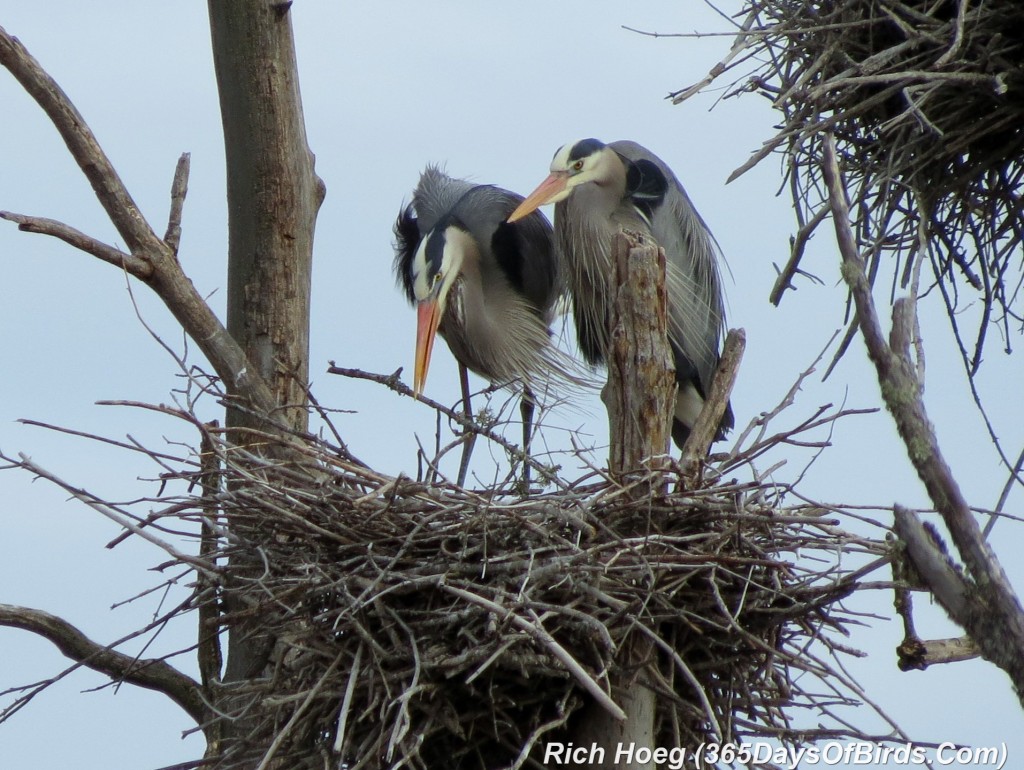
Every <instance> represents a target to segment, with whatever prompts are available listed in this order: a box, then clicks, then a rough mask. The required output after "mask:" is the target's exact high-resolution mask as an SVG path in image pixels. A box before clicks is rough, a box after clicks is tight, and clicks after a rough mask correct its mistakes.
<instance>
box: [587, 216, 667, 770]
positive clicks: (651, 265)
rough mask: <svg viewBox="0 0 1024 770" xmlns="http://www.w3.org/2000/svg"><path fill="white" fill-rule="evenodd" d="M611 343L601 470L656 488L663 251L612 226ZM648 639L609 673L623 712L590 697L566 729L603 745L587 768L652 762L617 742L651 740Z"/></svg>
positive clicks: (663, 397)
mask: <svg viewBox="0 0 1024 770" xmlns="http://www.w3.org/2000/svg"><path fill="white" fill-rule="evenodd" d="M612 256H613V260H614V263H615V281H614V287H613V289H612V305H611V307H612V315H611V319H610V326H611V349H610V350H609V353H608V384H607V386H606V387H605V389H604V392H603V394H602V398H603V399H604V402H605V405H606V406H607V407H608V421H609V434H610V447H609V457H608V470H609V472H610V473H611V474H612V476H613V477H615V478H617V479H618V480H619V481H620V482H621V483H623V484H624V485H631V488H630V491H629V494H630V495H634V496H637V497H649V496H650V495H652V494H654V495H657V494H663V493H664V489H665V483H666V482H665V481H664V479H663V477H662V476H661V475H660V474H659V473H658V469H659V468H661V467H664V464H665V462H666V460H667V457H668V455H667V452H668V442H669V436H670V435H671V422H672V420H671V414H672V409H671V405H672V402H673V399H674V397H675V377H674V372H675V367H674V365H673V363H672V351H671V349H670V348H669V344H668V297H667V293H666V289H665V252H664V251H662V249H660V248H659V247H658V245H657V244H655V243H652V242H649V241H645V240H644V239H642V238H640V237H637V236H635V235H633V234H629V235H627V234H624V233H620V234H619V235H617V236H616V238H615V243H614V246H613V249H612ZM653 652H654V651H653V648H652V644H651V641H650V639H648V638H646V637H633V638H631V639H629V640H627V642H626V644H625V645H623V648H622V649H621V650H620V651H619V654H618V661H617V663H618V667H619V668H618V671H617V672H616V673H615V674H614V675H613V677H612V682H611V691H612V693H611V694H612V698H613V700H614V701H615V702H616V703H617V704H618V705H619V706H621V707H622V709H623V711H625V713H626V719H625V720H619V719H617V718H615V716H613V715H612V714H610V713H609V712H608V711H606V710H605V709H603V708H601V707H600V706H599V705H597V704H592V705H591V706H589V707H588V708H587V709H586V710H585V712H584V715H583V718H582V720H581V722H580V726H579V728H578V730H577V732H576V734H575V735H574V736H573V738H574V743H575V744H576V745H582V746H590V745H597V746H599V747H601V748H603V749H604V752H603V761H601V762H599V763H597V764H588V765H587V767H589V768H627V769H628V770H640V769H641V768H644V769H648V768H653V767H654V764H653V762H648V763H640V762H638V761H635V760H634V761H623V760H622V758H621V757H619V756H618V754H617V751H616V750H617V748H618V747H619V746H620V745H621V746H628V745H630V744H634V745H635V746H637V747H651V746H654V745H655V734H654V731H655V725H656V702H655V697H654V691H653V690H651V689H650V688H649V687H647V686H645V684H644V669H645V666H646V665H647V664H648V663H649V661H650V659H651V656H652V655H653Z"/></svg>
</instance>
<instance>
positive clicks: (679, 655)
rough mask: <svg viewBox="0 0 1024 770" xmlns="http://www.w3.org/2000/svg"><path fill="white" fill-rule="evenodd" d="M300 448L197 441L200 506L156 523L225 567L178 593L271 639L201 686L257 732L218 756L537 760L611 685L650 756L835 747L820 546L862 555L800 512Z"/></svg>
mask: <svg viewBox="0 0 1024 770" xmlns="http://www.w3.org/2000/svg"><path fill="white" fill-rule="evenodd" d="M781 440H782V439H780V438H779V437H775V438H774V439H772V441H775V442H778V441H781ZM765 446H766V445H765V444H762V445H759V446H757V447H755V448H754V449H753V450H752V451H751V452H750V455H749V456H750V457H754V456H757V455H759V454H760V453H761V452H762V451H764V449H765ZM288 451H295V450H294V448H292V449H290V450H288ZM301 452H302V453H303V454H304V457H305V460H304V461H305V462H306V463H307V465H308V467H307V468H306V469H305V470H296V469H295V467H294V463H293V462H287V463H285V462H274V461H271V460H267V459H261V458H260V457H257V456H255V455H253V454H250V453H247V452H244V451H242V450H240V449H237V448H232V447H230V446H228V445H227V444H223V443H221V442H220V440H219V439H218V438H216V437H215V436H209V437H208V440H207V448H206V452H205V455H204V456H205V457H206V460H207V461H206V462H205V463H204V465H205V469H204V470H203V471H194V472H190V473H186V474H183V477H184V478H186V479H187V480H189V481H190V482H198V481H202V482H203V483H204V484H205V485H206V487H207V495H206V496H205V497H204V499H203V500H202V501H198V500H194V501H193V509H192V510H191V512H189V511H184V512H183V511H182V510H181V508H180V507H176V508H175V509H174V515H175V516H177V517H181V516H184V517H185V518H192V517H194V518H196V519H198V520H199V521H201V522H202V523H203V526H204V527H205V528H206V530H207V535H206V540H205V543H206V545H205V548H204V550H205V551H206V555H205V556H204V557H203V558H204V559H206V560H207V561H208V562H209V563H215V562H217V561H218V560H219V561H221V562H223V560H224V559H226V558H230V559H232V560H233V563H234V564H235V569H233V570H231V571H230V572H229V571H227V570H223V569H220V568H218V574H219V575H220V576H221V578H220V582H219V585H214V584H212V583H211V584H209V585H208V588H207V590H205V591H204V590H203V589H202V584H203V580H201V581H200V590H199V592H198V593H197V596H199V597H201V598H200V603H203V605H204V606H205V607H206V608H207V609H209V608H210V607H211V606H216V607H217V608H226V612H224V613H223V614H221V615H220V617H219V619H218V620H217V621H216V622H217V624H218V625H219V626H221V627H225V626H226V627H231V626H237V624H239V623H244V624H245V626H246V627H248V628H253V627H255V628H258V629H259V631H261V632H267V633H269V634H270V635H271V636H272V637H274V638H276V639H277V644H276V647H275V649H274V650H273V651H271V650H269V649H268V651H267V653H268V655H270V656H271V657H270V660H271V664H272V665H271V668H272V670H273V674H272V676H270V677H269V678H266V679H255V680H247V681H245V682H244V683H243V684H241V685H235V686H234V689H233V690H232V689H231V686H229V685H226V684H218V685H216V686H217V687H221V688H225V689H224V690H223V691H221V692H220V693H219V696H220V697H218V698H217V700H218V702H220V703H225V702H232V703H235V704H236V706H235V708H234V710H233V713H227V714H222V715H221V716H220V717H218V718H224V719H230V718H234V717H235V716H238V715H244V717H245V718H246V719H247V720H249V721H250V722H252V723H253V724H256V725H257V727H256V728H254V731H253V734H252V735H251V736H250V741H249V742H248V745H249V746H251V747H252V751H253V753H247V751H245V750H244V749H242V748H240V749H239V750H238V751H236V752H235V753H234V754H233V755H232V756H228V757H224V758H223V759H222V761H221V763H219V764H218V765H217V766H218V767H229V766H231V767H233V766H242V765H246V766H254V765H257V764H258V762H259V760H260V759H261V757H263V758H265V757H264V756H263V754H262V750H259V751H257V747H260V746H262V747H264V748H265V747H266V746H267V745H269V744H272V743H273V744H274V746H275V748H274V751H275V760H280V759H282V758H285V759H286V765H287V766H288V767H296V768H297V767H306V766H309V767H324V766H332V767H339V766H347V767H350V768H355V767H369V768H383V767H399V766H409V767H420V768H431V767H446V768H499V767H520V766H533V767H541V766H542V765H541V764H540V761H539V760H540V758H541V756H542V753H541V752H542V746H543V744H544V743H546V741H548V740H558V739H559V736H561V737H560V739H561V740H563V741H564V740H566V735H567V732H566V731H567V730H568V729H569V728H571V727H572V725H573V724H574V722H573V720H574V719H575V718H581V715H585V714H587V713H588V712H587V709H598V710H601V709H614V708H616V706H615V703H621V702H622V700H623V692H622V691H621V690H620V689H618V688H616V689H612V688H611V686H610V681H611V680H612V679H614V680H615V681H618V682H622V681H626V682H628V683H629V684H628V685H627V687H626V690H627V695H628V692H629V691H632V690H633V689H634V688H639V687H641V686H645V687H649V688H652V689H653V690H654V691H655V692H656V693H657V697H658V703H659V713H660V717H659V726H658V730H659V735H658V743H657V745H669V746H683V747H691V748H692V747H695V746H697V745H698V744H699V743H701V742H702V741H705V740H713V739H715V736H719V737H720V738H721V739H723V740H728V739H734V740H736V739H742V738H743V737H748V736H773V737H776V738H779V739H781V740H783V741H791V742H796V743H802V742H804V741H807V740H813V739H814V738H815V737H821V736H825V735H827V736H829V737H833V736H837V735H848V734H849V732H848V731H847V730H846V728H845V727H844V726H843V725H844V724H845V723H844V722H843V721H842V720H838V721H836V722H835V723H834V724H835V725H837V727H835V728H834V729H831V730H827V729H825V728H823V727H822V726H821V725H822V724H824V722H827V721H829V720H828V717H829V715H830V714H832V713H833V712H832V709H833V708H834V707H837V706H842V705H843V704H850V705H852V704H855V703H857V702H858V697H857V695H856V693H855V692H853V690H851V689H850V686H849V685H848V684H847V683H846V681H845V679H844V678H843V677H842V676H841V675H840V674H838V673H836V671H835V670H833V669H832V668H831V667H830V666H829V664H828V663H827V662H825V660H823V659H822V658H821V657H819V655H823V656H824V657H825V658H827V657H828V656H829V651H830V650H832V647H831V645H832V643H831V641H830V639H831V637H832V636H833V635H834V633H833V632H841V633H844V632H845V631H844V627H845V625H846V623H847V622H849V620H850V618H849V617H847V616H845V613H844V611H843V610H842V609H841V608H840V607H839V606H838V605H837V604H836V603H837V602H838V600H839V599H841V598H842V597H843V596H845V595H846V594H848V593H849V592H850V591H852V590H853V589H854V588H855V587H856V585H857V583H856V581H855V579H854V577H855V576H852V575H850V574H849V573H847V572H845V571H844V570H843V569H840V567H839V564H838V559H839V556H840V554H846V556H844V558H846V559H850V555H851V554H854V553H857V552H860V553H864V554H874V555H878V554H880V553H882V549H881V547H880V546H879V545H878V544H877V543H874V542H872V541H869V540H865V539H861V538H857V537H854V536H852V535H850V534H849V533H847V532H844V531H842V530H840V529H839V528H838V527H837V526H836V522H835V521H834V520H830V519H829V518H827V517H826V516H827V514H826V512H825V511H824V510H822V509H820V508H816V507H813V506H801V507H800V508H796V509H785V508H783V507H782V505H781V501H780V495H781V493H782V490H776V489H774V488H772V487H771V486H768V487H765V486H763V485H761V484H758V483H755V482H751V483H745V484H744V483H736V482H733V483H725V482H724V481H721V480H720V481H719V482H718V483H714V484H712V483H703V482H701V483H696V484H695V483H694V482H693V481H692V480H691V481H689V482H687V485H688V486H689V487H690V488H689V489H687V490H685V491H684V484H683V480H682V478H681V477H680V476H679V474H678V473H674V472H668V473H667V474H666V475H663V476H661V477H659V479H658V480H655V481H653V482H652V479H651V478H642V479H637V480H635V481H634V482H633V483H632V484H631V485H628V486H622V485H619V484H616V483H613V482H611V481H608V480H597V481H592V482H591V483H588V484H576V485H569V484H560V485H558V488H557V489H556V490H555V491H551V492H547V493H544V494H534V495H532V496H530V497H528V498H525V499H524V498H521V497H519V496H514V495H511V494H507V493H506V492H503V491H501V490H497V489H491V490H486V489H485V490H478V491H466V490H463V489H459V488H456V487H453V486H442V485H426V484H423V483H419V482H416V481H412V480H409V479H406V478H401V477H399V478H391V477H385V476H382V475H380V474H377V473H374V472H373V471H370V470H369V469H367V468H365V467H363V466H361V465H360V464H358V463H355V462H351V461H349V460H346V459H344V452H343V450H342V449H340V448H338V449H336V448H330V447H328V446H326V445H324V444H322V443H320V442H312V441H310V442H307V443H305V444H304V445H303V448H302V449H301ZM214 458H215V460H216V462H212V463H211V459H214ZM731 462H732V465H733V467H738V466H743V465H744V463H745V462H748V461H744V460H739V461H738V460H736V458H735V457H733V458H732V461H731ZM310 469H312V470H310ZM652 483H654V484H655V489H654V492H653V494H648V492H650V490H651V484H652ZM659 488H660V489H662V490H663V491H662V492H659V491H658V489H659ZM228 533H230V535H228ZM214 543H216V546H215V550H211V548H212V547H213V544H214ZM856 560H857V559H856V557H853V561H856ZM862 561H863V560H862ZM240 562H241V563H248V564H250V566H251V568H250V569H249V570H247V574H244V573H245V572H246V571H244V570H242V571H240V570H239V569H238V564H239V563H240ZM215 582H217V581H215ZM203 597H205V598H203ZM218 611H219V610H218ZM200 656H201V657H202V650H200ZM259 663H262V662H261V661H257V664H259ZM808 674H809V675H808ZM798 679H799V682H798V681H797V680H798ZM225 695H227V696H229V697H228V698H227V699H225V697H224V696H225ZM801 710H813V712H814V713H813V716H814V722H813V724H812V723H802V722H801V719H800V717H799V713H798V712H800V711H801ZM589 713H591V714H592V713H593V711H590V712H589ZM583 718H585V717H583ZM801 728H804V729H801ZM325 763H326V764H325ZM261 766H262V765H261Z"/></svg>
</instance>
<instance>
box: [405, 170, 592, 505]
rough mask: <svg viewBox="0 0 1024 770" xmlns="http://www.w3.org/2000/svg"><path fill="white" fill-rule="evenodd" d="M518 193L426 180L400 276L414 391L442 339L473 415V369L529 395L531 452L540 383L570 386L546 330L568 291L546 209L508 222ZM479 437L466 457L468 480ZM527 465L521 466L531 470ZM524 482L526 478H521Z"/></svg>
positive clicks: (436, 173)
mask: <svg viewBox="0 0 1024 770" xmlns="http://www.w3.org/2000/svg"><path fill="white" fill-rule="evenodd" d="M522 200H523V198H522V196H519V195H516V194H515V193H512V192H509V191H508V190H502V189H501V188H499V187H494V186H492V185H475V184H473V183H471V182H467V181H464V180H461V179H455V178H453V177H450V176H448V175H447V174H446V173H444V172H443V171H441V170H440V169H439V168H437V167H436V166H428V167H427V168H426V170H425V171H424V172H423V173H422V174H421V175H420V179H419V183H418V184H417V186H416V189H415V191H414V192H413V198H412V203H411V204H410V205H409V206H407V207H405V208H404V209H403V211H402V212H401V213H400V214H399V216H398V220H397V221H396V222H395V237H396V242H395V263H394V269H395V275H396V278H397V281H398V283H399V285H400V286H401V287H402V288H403V289H404V291H405V294H406V296H407V297H408V299H409V301H410V302H411V303H412V304H414V305H415V306H416V312H417V329H416V357H415V366H414V370H413V390H414V391H416V393H417V394H418V393H421V392H422V391H423V388H424V386H425V385H426V381H427V372H428V370H429V367H430V359H431V354H432V353H433V348H434V339H435V336H436V334H438V333H440V334H441V336H442V337H444V339H445V341H446V342H447V343H448V347H449V348H450V349H451V351H452V355H454V356H455V359H456V360H457V361H458V362H459V374H460V378H461V382H462V397H463V407H464V409H465V412H466V414H467V416H468V415H470V414H472V412H471V410H470V393H469V379H468V376H467V369H468V370H471V371H473V372H475V373H476V374H478V375H480V376H481V377H485V378H487V379H488V380H490V381H491V382H493V383H496V384H499V385H511V384H515V383H518V384H519V385H520V386H521V387H522V388H523V397H522V399H521V402H520V408H521V412H522V418H523V447H524V450H526V451H528V450H529V443H530V435H531V432H532V421H533V411H534V390H533V388H532V386H533V385H534V384H535V383H536V382H537V381H538V380H539V379H542V378H544V379H546V378H550V377H557V378H562V379H567V380H572V379H573V374H572V366H573V365H572V362H571V360H569V359H568V357H567V356H566V355H565V354H564V353H562V352H561V351H559V350H558V348H556V347H555V346H554V345H553V344H552V342H551V332H550V330H549V324H550V323H551V320H552V318H553V317H554V314H555V313H554V306H555V303H556V301H557V300H558V298H559V295H560V294H561V293H562V287H561V283H560V276H561V271H560V270H559V269H558V265H557V262H556V259H555V254H554V249H553V246H552V241H551V225H550V224H549V223H548V221H547V219H546V218H545V217H544V215H543V214H541V213H540V212H535V213H532V214H529V215H526V216H524V217H522V218H521V219H520V220H519V221H517V222H515V223H509V222H507V221H506V220H507V219H508V216H509V215H510V214H511V213H512V211H513V210H514V209H515V208H516V207H517V206H518V205H519V204H520V203H522ZM474 438H475V434H472V433H470V434H469V435H468V437H467V443H466V446H465V448H464V450H463V461H462V465H461V467H460V470H459V480H458V483H459V485H460V486H462V485H463V484H464V483H465V476H466V471H467V468H468V463H469V453H470V452H471V451H472V441H473V439H474ZM525 467H526V466H525V464H524V469H525ZM524 477H525V478H527V479H528V474H524Z"/></svg>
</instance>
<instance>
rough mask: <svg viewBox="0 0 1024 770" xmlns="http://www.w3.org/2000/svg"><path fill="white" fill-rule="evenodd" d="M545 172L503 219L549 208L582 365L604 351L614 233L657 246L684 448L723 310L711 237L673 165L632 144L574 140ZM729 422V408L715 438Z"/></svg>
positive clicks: (715, 355)
mask: <svg viewBox="0 0 1024 770" xmlns="http://www.w3.org/2000/svg"><path fill="white" fill-rule="evenodd" d="M550 170H551V174H550V176H548V178H547V179H545V180H544V181H543V182H541V184H540V186H539V187H537V189H536V190H534V191H533V192H532V193H531V194H530V195H528V196H527V198H526V200H524V201H523V202H522V204H520V206H519V207H518V208H517V209H516V210H515V211H514V212H513V213H512V216H511V217H509V221H510V222H516V221H518V220H519V219H521V218H523V217H525V216H528V215H530V214H531V212H533V211H535V210H536V209H537V208H538V207H539V206H543V205H544V204H547V203H555V204H556V206H555V249H556V252H557V253H558V254H559V256H560V258H561V259H562V260H563V262H564V264H565V265H566V268H567V274H568V283H569V289H570V291H571V293H572V299H573V311H574V315H575V319H576V334H577V337H578V340H579V345H580V350H581V351H582V353H583V356H584V358H586V360H587V361H588V362H589V363H591V364H599V363H601V362H603V361H604V360H605V358H606V355H607V350H608V342H609V338H608V335H609V329H608V314H609V301H610V298H609V287H608V283H609V280H610V277H611V275H612V274H613V266H612V263H611V254H612V241H613V238H614V236H615V234H616V233H617V232H619V231H620V230H622V229H630V230H636V231H639V232H641V233H644V234H647V235H650V236H651V237H653V238H654V240H655V241H657V243H658V244H659V245H660V246H661V247H662V248H663V249H664V250H665V261H666V273H667V288H668V304H669V343H670V345H671V347H672V353H673V358H674V359H675V367H676V382H677V383H678V391H677V394H676V405H675V412H674V415H673V417H674V419H673V422H672V438H673V440H674V441H675V443H676V445H677V446H679V447H682V445H683V443H684V442H685V441H686V438H687V436H689V435H690V430H691V429H692V428H693V424H694V422H695V421H696V419H697V415H698V414H699V413H700V410H701V408H702V407H703V405H704V396H705V394H706V393H707V392H708V389H709V387H710V385H711V378H712V377H713V376H714V373H715V368H716V367H717V365H718V359H719V350H720V347H719V346H720V344H721V338H722V329H723V325H724V307H723V303H722V289H721V281H720V278H719V275H718V246H717V244H716V242H715V239H714V237H713V236H712V235H711V232H710V231H709V230H708V227H707V225H706V224H704V220H703V219H701V217H700V214H698V213H697V210H696V209H695V208H694V207H693V204H692V203H691V202H690V199H689V197H688V196H687V194H686V191H685V190H684V189H683V186H682V185H681V184H680V183H679V180H678V179H676V176H675V174H673V173H672V170H671V169H670V168H669V167H668V166H667V165H665V163H664V162H663V161H662V160H661V159H660V158H658V157H657V156H656V155H655V154H654V153H652V152H651V151H650V150H648V149H646V148H644V147H642V146H640V145H639V144H637V143H636V142H630V141H619V142H612V143H611V144H604V143H603V142H600V141H598V140H597V139H583V140H581V141H578V142H573V143H571V144H567V145H565V146H564V147H562V148H560V149H559V150H558V152H556V153H555V157H554V159H553V160H552V161H551V169H550ZM732 426H733V414H732V407H731V406H728V407H727V408H726V412H725V414H724V415H723V417H722V421H721V423H720V424H719V429H718V436H717V438H719V439H720V438H722V437H724V435H725V432H726V431H727V430H728V429H729V428H731V427H732Z"/></svg>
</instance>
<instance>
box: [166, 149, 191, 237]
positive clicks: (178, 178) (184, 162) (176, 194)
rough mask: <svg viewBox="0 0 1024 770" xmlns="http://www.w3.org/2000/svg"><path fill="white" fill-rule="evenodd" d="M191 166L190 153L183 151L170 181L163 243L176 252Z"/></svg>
mask: <svg viewBox="0 0 1024 770" xmlns="http://www.w3.org/2000/svg"><path fill="white" fill-rule="evenodd" d="M191 167H192V155H191V154H190V153H187V152H183V153H182V154H181V157H180V158H178V165H177V166H176V167H175V169H174V180H173V181H172V182H171V213H170V215H169V216H168V218H167V232H166V234H165V235H164V243H166V244H167V245H168V246H170V247H171V251H173V252H174V253H175V254H177V253H178V246H179V245H180V244H181V215H182V212H183V211H184V209H185V196H186V195H187V194H188V173H189V170H190V169H191Z"/></svg>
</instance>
